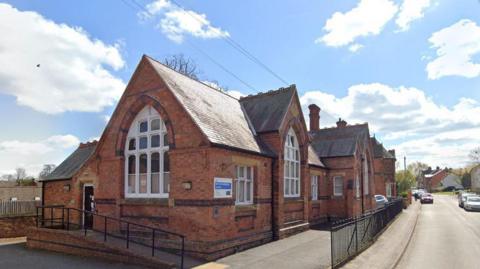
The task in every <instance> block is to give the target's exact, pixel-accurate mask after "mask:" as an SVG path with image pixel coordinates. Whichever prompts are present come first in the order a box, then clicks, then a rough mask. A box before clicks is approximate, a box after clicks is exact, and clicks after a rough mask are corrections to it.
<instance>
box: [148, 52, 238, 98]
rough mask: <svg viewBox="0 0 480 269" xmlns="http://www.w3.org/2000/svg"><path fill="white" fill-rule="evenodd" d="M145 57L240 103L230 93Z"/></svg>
mask: <svg viewBox="0 0 480 269" xmlns="http://www.w3.org/2000/svg"><path fill="white" fill-rule="evenodd" d="M144 56H145V57H147V58H149V59H151V60H152V61H155V62H156V63H158V64H161V65H162V66H164V67H166V68H168V69H170V70H172V71H173V72H175V73H177V74H180V75H182V76H184V77H186V78H188V79H191V80H193V81H196V82H198V83H201V84H203V85H205V86H207V87H209V88H211V89H212V90H215V91H217V92H220V93H223V94H225V95H226V96H228V97H230V98H233V99H235V100H237V101H239V99H237V98H235V97H233V96H231V95H230V94H228V93H226V92H224V91H222V90H220V89H216V88H214V87H212V86H210V85H208V84H206V83H204V82H202V81H200V80H198V79H194V78H191V77H189V76H187V75H185V74H183V73H180V72H178V71H177V70H175V69H173V68H171V67H170V66H168V65H166V64H164V63H162V62H160V61H159V60H157V59H155V58H152V57H150V56H148V55H146V54H144Z"/></svg>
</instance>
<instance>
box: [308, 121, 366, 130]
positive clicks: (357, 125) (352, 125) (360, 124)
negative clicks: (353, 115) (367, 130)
mask: <svg viewBox="0 0 480 269" xmlns="http://www.w3.org/2000/svg"><path fill="white" fill-rule="evenodd" d="M362 125H366V126H368V122H364V123H355V124H350V125H347V126H345V127H341V128H340V129H345V128H350V127H360V126H362ZM332 129H338V127H337V126H332V127H325V128H320V129H318V130H309V132H318V131H323V130H332Z"/></svg>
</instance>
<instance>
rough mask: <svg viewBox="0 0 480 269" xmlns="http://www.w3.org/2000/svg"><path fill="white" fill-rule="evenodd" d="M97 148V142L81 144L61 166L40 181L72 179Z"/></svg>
mask: <svg viewBox="0 0 480 269" xmlns="http://www.w3.org/2000/svg"><path fill="white" fill-rule="evenodd" d="M96 147H97V141H93V142H90V143H85V144H83V143H81V144H80V146H79V147H78V148H77V149H76V150H75V151H74V152H73V153H72V154H70V156H68V158H67V159H65V160H64V161H63V162H62V163H61V164H60V165H59V166H57V167H56V168H55V170H53V171H52V173H50V174H49V175H48V176H47V177H45V178H44V179H41V180H40V181H51V180H60V179H70V178H72V177H73V176H74V175H75V174H76V173H77V172H78V171H79V170H80V168H82V166H83V165H84V164H85V163H86V162H87V160H88V159H89V158H90V156H92V154H93V152H94V151H95V148H96Z"/></svg>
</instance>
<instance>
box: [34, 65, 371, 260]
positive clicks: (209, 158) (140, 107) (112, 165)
mask: <svg viewBox="0 0 480 269" xmlns="http://www.w3.org/2000/svg"><path fill="white" fill-rule="evenodd" d="M319 113H320V108H319V107H317V106H316V105H311V106H310V131H308V130H307V125H306V122H305V119H304V116H303V113H302V110H301V106H300V102H299V97H298V93H297V90H296V87H295V85H291V86H289V87H287V88H280V89H278V90H275V91H269V92H266V93H259V94H256V95H251V96H246V97H243V98H241V99H236V98H233V97H231V96H229V95H228V94H226V93H224V92H223V91H220V90H218V89H214V88H212V87H210V86H208V85H205V84H203V83H201V82H199V81H196V80H193V79H191V78H189V77H187V76H184V75H182V74H180V73H177V72H175V71H174V70H172V69H170V68H168V67H166V66H164V65H163V64H161V63H159V62H157V61H156V60H154V59H152V58H150V57H148V56H143V57H142V59H141V61H140V63H139V65H138V67H137V69H136V70H135V72H134V74H133V76H132V78H131V80H130V82H129V83H128V85H127V87H126V89H125V92H124V93H123V96H122V97H121V99H120V101H119V103H118V105H117V107H116V109H115V111H114V113H113V115H112V117H111V119H110V121H109V123H108V124H107V126H106V129H105V130H104V132H103V134H102V136H101V138H100V140H99V141H98V142H95V141H94V142H90V143H85V144H81V145H80V146H79V148H78V149H77V150H76V151H75V152H74V153H72V155H70V156H69V157H68V158H67V159H66V160H65V161H64V162H63V163H62V164H61V165H59V166H58V167H57V168H56V169H55V171H54V172H53V173H52V174H51V175H50V176H49V177H48V178H46V179H45V180H44V181H43V183H44V196H45V199H44V203H45V205H65V206H69V207H75V208H80V209H87V210H90V209H91V208H90V205H91V204H92V203H91V202H92V200H94V201H95V204H96V207H95V210H97V211H98V212H99V213H100V214H105V215H110V216H114V217H117V218H122V219H125V220H130V221H132V222H136V223H144V224H148V225H155V226H157V227H159V228H163V229H165V230H169V231H172V232H177V233H180V234H183V235H185V236H186V249H187V250H189V251H191V252H193V251H196V252H197V253H200V254H198V255H201V256H202V257H204V258H207V259H215V258H218V257H221V256H225V255H228V254H230V253H233V252H235V251H238V250H242V249H245V248H250V247H253V246H256V245H259V244H263V243H265V242H269V241H271V240H276V239H281V238H283V237H286V236H289V235H291V234H294V233H298V232H301V231H304V230H306V229H309V227H310V225H313V224H316V223H320V222H324V221H326V220H327V219H328V218H329V217H336V218H345V217H352V216H357V215H360V214H362V213H363V212H367V211H369V210H371V209H372V208H374V205H373V202H374V201H373V194H374V190H375V182H374V165H373V160H374V159H373V156H374V155H373V149H372V147H371V143H370V140H369V130H368V125H367V124H361V125H347V123H346V122H345V121H343V120H340V121H339V123H338V124H337V127H335V128H327V129H320V128H319V125H320V115H319ZM89 225H94V224H89Z"/></svg>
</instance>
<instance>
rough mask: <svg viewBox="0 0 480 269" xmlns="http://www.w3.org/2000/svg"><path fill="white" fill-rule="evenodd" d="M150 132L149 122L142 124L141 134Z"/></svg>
mask: <svg viewBox="0 0 480 269" xmlns="http://www.w3.org/2000/svg"><path fill="white" fill-rule="evenodd" d="M145 132H148V121H142V122H140V133H145Z"/></svg>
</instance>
